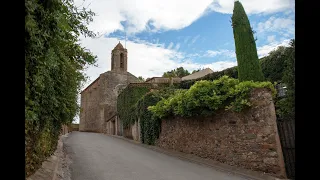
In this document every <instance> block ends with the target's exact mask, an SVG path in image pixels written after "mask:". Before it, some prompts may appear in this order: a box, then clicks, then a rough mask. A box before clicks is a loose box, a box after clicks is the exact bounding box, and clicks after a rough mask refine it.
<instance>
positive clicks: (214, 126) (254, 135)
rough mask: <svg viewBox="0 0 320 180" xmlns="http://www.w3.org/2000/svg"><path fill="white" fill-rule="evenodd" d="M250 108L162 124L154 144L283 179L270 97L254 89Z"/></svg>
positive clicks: (273, 109)
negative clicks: (239, 111) (237, 111)
mask: <svg viewBox="0 0 320 180" xmlns="http://www.w3.org/2000/svg"><path fill="white" fill-rule="evenodd" d="M250 101H251V102H252V103H253V106H252V107H251V108H250V109H248V110H245V111H244V112H242V113H235V112H231V111H224V110H222V111H219V112H217V114H216V115H214V116H210V117H194V118H189V119H187V118H179V117H175V118H171V119H166V120H162V127H161V134H160V137H159V139H158V140H157V142H156V144H157V145H158V146H160V147H162V148H167V149H174V150H177V151H181V152H185V153H190V154H195V155H198V156H200V157H204V158H210V159H213V160H217V161H219V162H222V163H226V164H229V165H232V166H238V167H242V168H246V169H251V170H255V171H262V172H265V173H270V174H273V175H275V176H278V177H283V176H285V169H284V163H283V157H282V152H281V146H280V141H279V137H278V132H277V126H276V115H275V108H274V104H273V101H272V97H271V93H270V92H269V91H268V90H266V89H255V90H254V91H253V92H252V93H251V98H250Z"/></svg>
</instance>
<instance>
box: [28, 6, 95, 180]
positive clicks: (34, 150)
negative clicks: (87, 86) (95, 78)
mask: <svg viewBox="0 0 320 180" xmlns="http://www.w3.org/2000/svg"><path fill="white" fill-rule="evenodd" d="M93 15H94V13H93V12H91V11H87V10H86V9H81V10H79V9H77V8H76V7H75V6H74V5H73V1H71V0H63V1H61V0H56V1H49V0H44V1H36V0H26V1H25V148H26V149H25V157H26V167H25V173H26V176H27V177H28V176H30V175H31V174H32V173H33V172H35V170H36V169H38V168H39V167H40V166H41V163H42V162H43V161H44V159H45V158H46V157H47V156H49V155H50V154H52V153H53V152H54V150H55V149H56V145H57V140H58V137H59V134H60V130H61V126H62V124H69V123H71V122H72V120H73V118H74V117H75V115H76V114H77V113H78V112H79V105H78V104H77V96H78V94H79V92H80V85H81V83H82V82H83V80H85V76H84V75H83V74H82V73H81V71H82V70H83V69H84V67H85V66H86V65H91V64H94V63H95V60H96V57H95V56H93V55H92V54H91V53H90V52H89V51H86V50H85V49H84V48H83V47H81V46H80V44H79V43H78V40H79V36H80V35H81V34H82V35H84V36H90V37H93V36H94V33H93V32H91V31H89V30H88V28H87V24H88V23H89V22H90V21H92V16H93Z"/></svg>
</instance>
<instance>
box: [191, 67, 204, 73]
mask: <svg viewBox="0 0 320 180" xmlns="http://www.w3.org/2000/svg"><path fill="white" fill-rule="evenodd" d="M201 70H204V68H202V69H201V68H199V69H197V70H193V71H192V73H191V74H193V73H196V72H199V71H201Z"/></svg>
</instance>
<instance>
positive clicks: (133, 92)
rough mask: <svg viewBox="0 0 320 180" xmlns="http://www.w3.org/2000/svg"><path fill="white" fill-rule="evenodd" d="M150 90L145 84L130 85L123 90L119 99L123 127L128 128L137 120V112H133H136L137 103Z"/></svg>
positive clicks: (118, 110)
mask: <svg viewBox="0 0 320 180" xmlns="http://www.w3.org/2000/svg"><path fill="white" fill-rule="evenodd" d="M149 91H150V87H145V86H138V87H135V86H132V87H131V86H129V87H127V88H125V89H124V90H122V91H121V93H120V94H119V96H118V99H117V112H118V116H119V118H120V119H121V122H122V123H123V124H122V125H123V128H128V127H129V126H130V125H132V124H134V122H135V120H136V117H135V113H133V112H135V111H134V110H135V104H136V103H137V101H138V100H139V99H140V98H141V97H142V96H143V95H144V94H146V93H147V92H149Z"/></svg>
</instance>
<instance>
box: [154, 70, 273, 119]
mask: <svg viewBox="0 0 320 180" xmlns="http://www.w3.org/2000/svg"><path fill="white" fill-rule="evenodd" d="M253 88H269V89H270V90H271V91H272V94H273V97H275V95H276V91H275V89H274V87H273V84H272V83H271V82H253V81H243V82H240V81H239V80H237V79H234V78H229V77H228V76H223V77H221V78H219V79H218V80H214V81H206V80H202V81H197V82H196V83H195V84H194V85H193V86H191V88H190V89H189V90H176V91H175V93H174V94H173V95H171V96H170V97H168V98H163V99H162V100H161V101H159V102H158V103H157V104H156V105H154V106H150V107H149V108H148V109H149V110H150V111H151V112H152V113H153V114H154V116H155V117H156V118H159V119H161V118H166V117H168V116H187V117H190V116H198V115H211V114H213V113H214V112H215V111H216V110H218V109H223V108H225V109H231V110H233V111H236V112H240V111H241V110H243V109H245V108H247V107H250V106H251V104H250V102H249V99H248V98H249V93H250V92H251V90H252V89H253Z"/></svg>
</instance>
